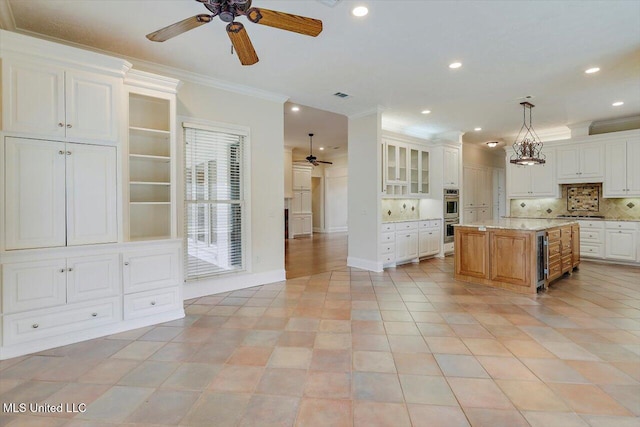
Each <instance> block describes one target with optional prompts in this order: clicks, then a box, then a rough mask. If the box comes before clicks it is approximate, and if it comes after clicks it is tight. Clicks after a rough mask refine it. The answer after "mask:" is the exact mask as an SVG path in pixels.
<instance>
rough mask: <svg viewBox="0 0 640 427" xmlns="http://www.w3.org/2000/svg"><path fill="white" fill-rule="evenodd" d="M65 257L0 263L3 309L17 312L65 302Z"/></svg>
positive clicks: (8, 311)
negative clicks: (0, 264) (0, 269)
mask: <svg viewBox="0 0 640 427" xmlns="http://www.w3.org/2000/svg"><path fill="white" fill-rule="evenodd" d="M66 277H67V276H66V264H65V260H64V259H53V260H47V261H30V262H20V263H10V264H4V265H3V266H2V311H3V312H4V313H16V312H18V311H25V310H33V309H36V308H44V307H52V306H55V305H62V304H64V303H66V298H67V295H66V292H65V290H66V283H67V278H66Z"/></svg>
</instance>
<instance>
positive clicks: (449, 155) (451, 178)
mask: <svg viewBox="0 0 640 427" xmlns="http://www.w3.org/2000/svg"><path fill="white" fill-rule="evenodd" d="M458 156H459V154H458V149H457V148H445V149H444V180H443V181H444V185H446V186H448V187H458V186H459V185H460V183H459V178H458V176H459V174H460V170H459V168H460V166H459V162H458Z"/></svg>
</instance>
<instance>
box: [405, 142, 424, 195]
mask: <svg viewBox="0 0 640 427" xmlns="http://www.w3.org/2000/svg"><path fill="white" fill-rule="evenodd" d="M409 193H410V194H412V195H418V196H423V195H428V194H429V152H428V151H426V150H421V149H418V148H411V147H410V148H409Z"/></svg>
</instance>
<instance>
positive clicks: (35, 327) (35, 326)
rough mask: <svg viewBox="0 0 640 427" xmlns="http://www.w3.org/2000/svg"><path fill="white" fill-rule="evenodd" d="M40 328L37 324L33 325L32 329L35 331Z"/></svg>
mask: <svg viewBox="0 0 640 427" xmlns="http://www.w3.org/2000/svg"><path fill="white" fill-rule="evenodd" d="M38 326H40V325H38V324H37V323H34V324H33V325H31V327H32V328H33V329H38Z"/></svg>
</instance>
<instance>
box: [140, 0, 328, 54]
mask: <svg viewBox="0 0 640 427" xmlns="http://www.w3.org/2000/svg"><path fill="white" fill-rule="evenodd" d="M196 1H197V2H198V3H202V4H203V5H204V7H206V8H207V9H208V10H209V12H211V15H208V14H199V15H196V16H193V17H191V18H187V19H183V20H182V21H179V22H176V23H175V24H171V25H169V26H167V27H164V28H161V29H159V30H157V31H154V32H152V33H149V34H147V38H148V39H149V40H151V41H154V42H164V41H166V40H169V39H170V38H173V37H175V36H178V35H180V34H182V33H185V32H187V31H189V30H193V29H194V28H197V27H199V26H201V25H203V24H207V23H209V22H211V21H213V18H215V17H216V16H217V17H219V18H220V20H221V21H223V22H226V23H228V25H227V34H228V35H229V39H230V40H231V44H232V45H233V48H234V50H235V51H236V53H237V55H238V59H239V60H240V63H241V64H242V65H253V64H255V63H256V62H258V61H259V59H258V55H257V54H256V51H255V49H254V48H253V44H252V43H251V39H250V38H249V34H247V30H246V29H245V28H244V25H242V24H241V23H240V22H236V20H235V19H236V18H237V17H239V16H246V17H247V19H248V20H249V21H251V22H253V23H254V24H260V25H267V26H269V27H273V28H278V29H281V30H285V31H291V32H294V33H298V34H303V35H306V36H312V37H316V36H317V35H318V34H320V33H321V32H322V21H320V20H318V19H313V18H307V17H305V16H299V15H292V14H290V13H284V12H278V11H276V10H269V9H262V8H257V7H251V0H196Z"/></svg>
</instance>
